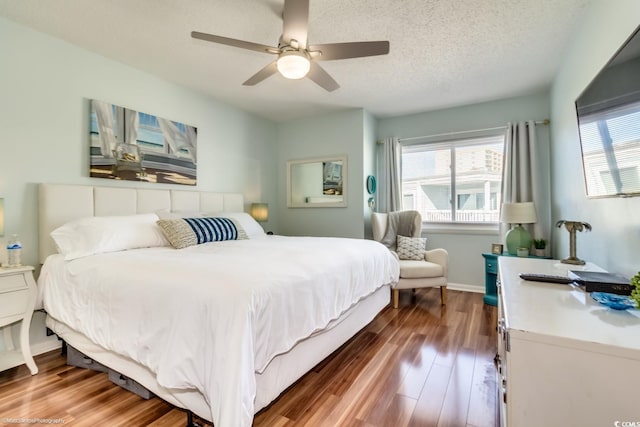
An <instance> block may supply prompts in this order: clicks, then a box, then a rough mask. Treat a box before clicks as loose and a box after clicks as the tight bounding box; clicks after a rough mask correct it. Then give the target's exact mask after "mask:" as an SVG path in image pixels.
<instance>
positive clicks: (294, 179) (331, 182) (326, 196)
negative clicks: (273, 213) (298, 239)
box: [287, 156, 347, 208]
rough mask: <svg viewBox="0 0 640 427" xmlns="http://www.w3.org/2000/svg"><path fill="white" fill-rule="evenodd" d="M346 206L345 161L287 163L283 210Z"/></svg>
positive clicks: (335, 158) (341, 158) (340, 158)
mask: <svg viewBox="0 0 640 427" xmlns="http://www.w3.org/2000/svg"><path fill="white" fill-rule="evenodd" d="M345 206H347V157H346V156H330V157H321V158H313V159H305V160H288V161H287V207H290V208H319V207H322V208H332V207H345Z"/></svg>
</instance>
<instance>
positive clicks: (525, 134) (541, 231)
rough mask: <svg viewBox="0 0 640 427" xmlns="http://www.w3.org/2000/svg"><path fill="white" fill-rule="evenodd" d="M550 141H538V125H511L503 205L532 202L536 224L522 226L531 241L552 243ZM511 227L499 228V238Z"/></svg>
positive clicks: (507, 147)
mask: <svg viewBox="0 0 640 427" xmlns="http://www.w3.org/2000/svg"><path fill="white" fill-rule="evenodd" d="M546 141H547V140H544V141H542V140H541V141H538V139H537V138H536V124H535V122H534V121H533V120H529V121H528V122H519V123H508V124H507V137H506V141H505V145H504V167H503V171H502V203H516V202H533V204H534V206H535V209H536V216H537V222H536V223H535V224H526V225H525V224H523V225H522V226H523V227H525V228H527V229H528V231H529V233H530V234H531V237H532V238H535V239H539V238H544V239H545V240H547V241H549V238H550V235H551V201H550V179H549V174H550V172H549V170H550V164H549V147H548V144H547V143H546ZM508 229H509V224H502V223H501V224H500V236H501V238H502V239H503V240H504V235H505V233H506V232H507V230H508Z"/></svg>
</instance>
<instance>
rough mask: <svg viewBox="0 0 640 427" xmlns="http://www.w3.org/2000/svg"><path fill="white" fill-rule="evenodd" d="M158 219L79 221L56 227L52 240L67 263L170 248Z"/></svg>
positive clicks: (131, 218)
mask: <svg viewBox="0 0 640 427" xmlns="http://www.w3.org/2000/svg"><path fill="white" fill-rule="evenodd" d="M157 220H158V215H156V214H154V213H151V214H142V215H129V216H96V217H89V218H82V219H78V220H75V221H71V222H68V223H66V224H65V225H63V226H62V227H58V228H56V229H55V230H53V231H52V232H51V237H52V238H53V240H54V242H55V243H56V246H57V247H58V252H59V253H61V254H62V255H64V259H65V260H67V261H69V260H72V259H76V258H81V257H84V256H88V255H93V254H99V253H105V252H116V251H123V250H127V249H136V248H150V247H156V246H169V242H168V241H167V239H166V238H165V237H164V234H162V230H161V229H160V227H159V226H158V225H157V224H156V221H157Z"/></svg>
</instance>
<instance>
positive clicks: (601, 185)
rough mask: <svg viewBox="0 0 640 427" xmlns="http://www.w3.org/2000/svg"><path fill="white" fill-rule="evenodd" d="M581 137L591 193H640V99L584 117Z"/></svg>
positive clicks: (581, 125) (588, 189) (589, 192)
mask: <svg viewBox="0 0 640 427" xmlns="http://www.w3.org/2000/svg"><path fill="white" fill-rule="evenodd" d="M580 138H581V142H582V158H583V162H584V170H585V180H586V184H587V192H588V194H589V195H591V196H602V195H611V194H623V193H625V194H632V193H640V170H639V167H638V158H640V103H635V104H632V105H629V106H625V107H620V108H617V109H611V110H607V111H606V112H603V113H597V114H592V115H591V116H586V117H582V118H581V120H580Z"/></svg>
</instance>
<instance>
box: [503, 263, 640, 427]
mask: <svg viewBox="0 0 640 427" xmlns="http://www.w3.org/2000/svg"><path fill="white" fill-rule="evenodd" d="M498 269H499V271H498V274H499V277H498V358H497V362H498V375H499V376H500V378H499V381H498V384H499V386H500V388H501V390H500V402H501V405H500V425H501V426H509V427H528V426H531V427H540V426H545V427H553V426H562V427H566V426H604V427H607V426H612V427H613V426H617V425H640V311H639V310H626V311H616V310H612V309H609V308H607V307H605V306H603V305H601V304H599V303H597V302H595V301H593V300H592V299H591V296H590V295H589V294H588V293H586V292H584V291H582V290H580V289H577V288H574V287H572V286H569V285H560V284H551V283H543V282H529V281H525V280H522V279H520V277H519V274H520V273H541V274H550V275H556V276H557V275H566V274H567V271H568V270H578V269H582V270H592V271H603V270H602V269H600V268H598V267H597V266H595V265H593V264H587V265H586V266H582V267H581V266H569V265H566V264H562V263H560V262H559V261H557V260H543V259H532V258H512V257H500V258H499V260H498ZM616 421H618V422H619V424H616ZM624 422H629V423H633V422H635V423H636V424H623V423H624Z"/></svg>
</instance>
